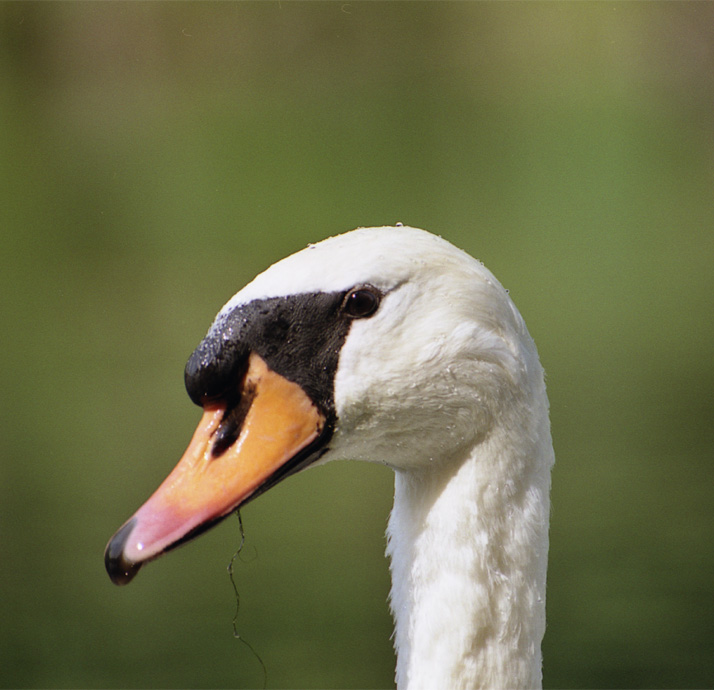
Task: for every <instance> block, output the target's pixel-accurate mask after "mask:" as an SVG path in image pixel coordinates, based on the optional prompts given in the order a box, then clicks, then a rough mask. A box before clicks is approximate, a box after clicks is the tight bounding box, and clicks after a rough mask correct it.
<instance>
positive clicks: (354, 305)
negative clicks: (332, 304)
mask: <svg viewBox="0 0 714 690" xmlns="http://www.w3.org/2000/svg"><path fill="white" fill-rule="evenodd" d="M381 298H382V294H381V293H380V292H379V290H377V288H374V287H372V286H371V285H367V286H365V287H359V288H355V289H354V290H350V292H348V293H347V295H346V296H345V299H344V301H343V302H342V310H343V311H344V313H345V314H347V316H351V317H352V318H353V319H364V318H366V317H368V316H372V314H374V312H375V311H377V307H378V306H379V301H380V299H381Z"/></svg>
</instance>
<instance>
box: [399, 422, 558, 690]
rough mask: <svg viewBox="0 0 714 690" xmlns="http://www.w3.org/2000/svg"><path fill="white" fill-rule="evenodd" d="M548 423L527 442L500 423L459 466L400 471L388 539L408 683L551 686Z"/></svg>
mask: <svg viewBox="0 0 714 690" xmlns="http://www.w3.org/2000/svg"><path fill="white" fill-rule="evenodd" d="M543 431H544V433H543V434H541V435H540V438H539V439H536V442H535V444H533V443H532V442H531V443H528V444H522V445H521V447H517V446H514V444H513V442H507V439H506V438H503V437H502V438H500V439H499V438H498V437H497V436H498V435H497V434H496V435H495V437H493V438H491V439H490V441H486V442H483V443H482V444H480V445H479V446H478V447H476V448H473V449H471V450H470V451H468V452H467V457H466V458H465V460H464V461H463V462H461V463H460V464H459V463H457V464H456V469H446V468H445V467H442V468H441V471H437V470H435V471H433V472H431V473H429V472H419V473H414V472H409V471H399V470H398V471H397V472H396V477H395V501H394V508H393V510H392V514H391V516H390V521H389V528H388V547H387V551H388V554H389V556H390V558H391V570H392V583H393V584H392V591H391V595H390V602H391V608H392V613H393V616H394V619H395V640H394V643H395V649H396V652H397V670H396V681H397V687H398V688H399V690H420V689H422V688H423V689H424V690H426V689H430V690H438V689H439V688H444V689H446V688H450V689H457V688H479V687H484V688H535V687H540V686H541V682H542V681H541V650H540V646H541V640H542V637H543V633H544V631H545V579H546V562H547V551H548V512H549V497H548V495H549V489H550V466H551V464H552V445H551V444H550V434H549V430H548V429H547V428H544V429H543ZM524 445H525V446H526V447H523V446H524Z"/></svg>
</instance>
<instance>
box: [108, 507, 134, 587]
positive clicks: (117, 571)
mask: <svg viewBox="0 0 714 690" xmlns="http://www.w3.org/2000/svg"><path fill="white" fill-rule="evenodd" d="M135 524H136V518H132V519H131V520H129V521H128V522H127V523H126V524H124V525H123V526H122V527H121V528H120V529H119V531H118V532H117V533H116V534H115V535H114V536H113V537H112V538H111V539H110V540H109V543H108V544H107V548H106V550H105V551H104V566H105V568H106V569H107V573H108V574H109V578H110V579H111V581H112V582H113V583H114V584H115V585H126V584H129V583H130V582H131V581H132V580H133V579H134V577H135V576H136V574H137V573H138V572H139V569H140V568H141V563H135V562H134V561H131V560H129V559H127V558H126V557H125V555H124V548H125V546H126V543H127V541H128V540H129V535H130V534H131V532H132V531H133V529H134V526H135Z"/></svg>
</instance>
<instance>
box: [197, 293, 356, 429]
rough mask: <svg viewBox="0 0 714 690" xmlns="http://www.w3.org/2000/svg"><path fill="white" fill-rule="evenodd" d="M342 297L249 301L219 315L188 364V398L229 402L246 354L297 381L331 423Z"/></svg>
mask: <svg viewBox="0 0 714 690" xmlns="http://www.w3.org/2000/svg"><path fill="white" fill-rule="evenodd" d="M346 294H347V292H346V291H345V292H328V293H325V292H316V293H305V294H299V295H291V296H289V297H272V298H269V299H261V300H254V301H252V302H249V303H247V304H241V305H238V306H237V307H236V308H235V309H233V310H232V311H230V312H229V313H227V314H225V315H222V316H221V317H219V318H218V319H217V320H216V322H215V323H214V324H213V326H211V329H210V331H209V332H208V335H207V336H206V337H205V338H204V339H203V341H202V342H201V343H200V345H199V346H198V347H197V348H196V350H195V351H194V353H193V354H192V355H191V357H190V359H189V360H188V364H187V365H186V371H185V381H186V390H187V391H188V394H189V396H190V397H191V399H192V400H193V401H194V402H195V403H196V404H197V405H202V404H204V403H205V402H207V401H210V400H219V399H221V400H227V401H228V402H231V401H230V398H231V396H232V395H234V394H235V393H234V391H235V392H237V391H238V389H239V386H240V379H241V377H242V376H243V374H244V373H245V370H246V367H247V363H248V355H249V354H250V352H251V351H252V352H255V353H256V354H258V355H260V356H261V357H262V358H263V359H264V360H265V362H266V363H267V365H268V366H269V367H270V368H271V369H272V370H273V371H275V372H276V373H278V374H280V375H281V376H284V377H285V378H286V379H288V380H290V381H293V382H294V383H297V384H298V385H299V386H300V387H301V388H302V389H303V390H304V391H305V393H307V395H308V396H309V397H310V399H311V400H312V401H313V402H314V403H315V405H317V407H318V408H319V409H320V410H321V411H322V412H323V413H324V414H325V415H326V417H327V419H328V420H329V421H333V420H334V415H335V403H334V377H335V372H336V370H337V363H338V360H339V356H340V349H341V348H342V345H343V343H344V341H345V338H346V336H347V333H348V332H349V329H350V325H351V323H352V321H354V316H351V315H350V314H348V313H346V312H345V310H344V308H343V302H344V299H345V295H346ZM236 402H237V401H236Z"/></svg>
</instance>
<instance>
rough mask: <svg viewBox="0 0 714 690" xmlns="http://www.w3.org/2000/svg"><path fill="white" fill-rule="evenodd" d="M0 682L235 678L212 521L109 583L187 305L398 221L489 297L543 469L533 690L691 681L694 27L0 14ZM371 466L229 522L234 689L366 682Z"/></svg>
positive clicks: (600, 6) (372, 598)
mask: <svg viewBox="0 0 714 690" xmlns="http://www.w3.org/2000/svg"><path fill="white" fill-rule="evenodd" d="M0 171H1V172H0V175H1V176H2V185H1V188H0V195H1V198H0V232H1V235H0V238H1V240H2V244H1V247H2V270H1V271H0V299H1V300H2V321H3V324H2V329H1V331H0V332H1V333H2V353H3V356H2V362H3V365H2V381H3V395H2V398H1V401H0V405H2V417H1V419H2V430H1V433H0V454H1V455H0V458H1V463H2V464H1V465H0V546H1V548H2V559H1V563H0V601H1V607H2V608H1V609H0V615H1V616H2V626H0V682H1V683H2V685H3V686H4V687H58V688H65V687H98V688H114V687H128V688H138V687H160V688H163V687H165V688H168V687H205V688H212V687H230V686H234V687H260V686H261V685H262V683H263V675H262V671H261V668H260V664H259V663H258V661H257V660H256V658H255V656H254V655H253V654H252V653H251V652H250V650H249V649H248V648H247V647H246V646H245V645H242V644H241V643H240V642H237V641H236V640H234V639H233V637H232V634H231V620H232V618H233V615H234V609H235V599H234V596H233V592H232V589H231V585H230V582H229V580H228V577H227V574H226V572H225V567H226V565H227V564H228V561H229V559H230V557H231V555H232V554H233V552H234V551H235V549H236V548H237V546H238V543H239V541H240V535H239V530H238V524H237V521H236V520H234V519H231V520H228V521H227V522H226V523H224V524H223V525H221V526H220V527H219V528H217V529H216V530H214V531H212V532H210V533H209V534H207V535H205V536H204V537H202V538H201V539H200V540H198V541H197V542H194V543H192V544H191V545H189V546H187V547H185V548H183V549H179V550H178V551H176V552H173V553H171V554H170V555H168V556H166V557H165V558H163V559H161V560H160V561H158V562H156V563H154V564H152V565H150V566H149V567H147V568H146V569H145V571H142V572H141V574H140V575H139V577H138V578H137V579H136V581H135V582H133V583H132V584H131V585H130V586H129V587H126V588H122V589H119V588H116V587H114V586H113V585H111V583H110V582H109V579H108V578H107V576H106V574H105V572H104V566H103V559H102V554H103V549H104V545H105V543H106V541H107V540H108V538H109V537H110V536H111V535H112V533H113V532H114V530H115V529H116V528H117V527H118V526H119V525H120V524H121V523H122V522H123V521H124V520H125V519H126V518H127V517H128V516H129V515H130V514H131V513H133V512H134V510H135V509H136V508H138V506H139V505H140V504H141V503H142V502H143V500H144V499H145V498H147V497H148V495H149V494H150V493H151V492H152V491H153V489H154V488H155V487H156V486H157V485H158V483H159V482H160V480H161V479H163V477H164V476H165V474H166V473H167V472H168V471H169V469H170V468H171V467H172V466H173V464H174V463H175V461H176V460H177V459H178V457H179V456H180V454H181V453H182V451H183V449H184V447H185V446H186V444H187V442H188V440H189V438H190V436H191V433H192V431H193V428H194V425H195V423H196V422H197V420H198V417H199V412H198V410H197V409H196V408H195V407H194V406H193V405H192V404H191V403H190V401H189V400H188V397H187V396H186V394H185V391H184V389H183V366H184V364H185V361H186V359H187V358H188V355H189V354H190V353H191V351H192V350H193V348H194V347H195V345H196V344H197V343H198V342H199V340H200V339H201V337H202V336H203V334H204V332H205V330H206V329H207V327H208V325H209V324H210V322H211V320H212V318H213V315H214V314H215V312H216V311H217V310H218V308H219V307H220V306H221V305H222V304H223V303H224V302H225V301H226V300H227V299H228V298H229V297H230V296H231V295H232V294H233V293H234V292H235V291H236V290H237V289H238V288H239V287H241V286H242V285H243V284H244V283H245V282H247V281H248V280H249V279H250V278H251V277H252V276H253V275H254V274H255V273H257V272H258V271H260V270H262V269H263V268H265V267H266V266H267V265H268V264H270V263H272V262H273V261H276V260H278V259H279V258H281V257H283V256H284V255H286V254H289V253H291V252H293V251H295V250H297V249H300V248H302V247H303V246H305V245H306V244H307V243H308V242H310V241H316V240H319V239H321V238H324V237H326V236H329V235H332V234H336V233H339V232H342V231H346V230H349V229H352V228H354V227H356V226H359V225H375V224H376V225H381V224H393V223H395V222H398V221H401V222H403V223H408V224H412V225H416V226H420V227H424V228H426V229H429V230H431V231H432V232H435V233H438V234H441V235H443V236H445V237H446V238H447V239H449V240H451V241H452V242H454V243H456V244H457V245H459V246H461V247H463V248H464V249H466V250H467V251H469V252H470V253H472V254H473V255H475V256H476V257H478V258H479V259H481V260H483V261H484V262H485V263H486V265H487V266H488V267H489V268H491V270H492V271H494V273H495V274H496V275H497V276H498V277H499V279H500V280H501V281H502V282H503V283H504V284H505V285H506V286H507V287H508V288H510V291H511V295H512V296H513V298H514V299H515V301H516V303H517V304H518V306H519V308H520V309H521V311H522V313H523V314H524V316H525V318H526V321H527V322H528V324H529V328H530V330H531V333H532V334H533V336H534V338H535V339H536V341H537V343H538V345H539V349H540V354H541V358H542V361H543V364H544V366H545V368H546V370H547V372H548V385H549V392H550V399H551V406H552V424H553V435H554V439H555V446H556V457H557V464H556V467H555V471H554V474H553V482H554V483H553V516H552V531H551V559H550V570H549V586H548V620H549V622H548V630H547V633H546V638H545V642H544V658H545V664H544V682H545V686H546V687H549V688H565V687H568V688H587V687H616V688H624V687H704V686H707V687H711V686H712V685H714V548H713V547H714V500H713V498H714V491H713V489H714V473H713V471H712V456H713V451H714V424H713V423H712V421H713V418H714V414H713V413H714V403H713V398H714V392H713V391H714V362H713V359H714V358H713V357H712V354H713V352H712V351H713V348H712V337H713V336H714V326H713V324H712V314H713V312H714V309H713V308H712V302H713V301H714V271H713V270H712V262H713V260H714V232H713V228H714V193H713V191H714V5H713V4H712V3H610V2H597V3H595V2H593V3H574V4H570V3H552V4H551V3H528V4H521V3H454V4H451V3H436V2H432V3H411V2H393V3H380V2H345V3H342V2H330V3H314V4H313V3H308V4H303V3H294V2H286V1H283V2H261V3H257V4H254V3H215V4H214V3H208V2H205V3H177V4H174V3H141V2H138V3H112V2H107V3H88V4H87V3H39V4H34V3H26V2H22V3H2V4H0ZM391 498H392V477H391V475H390V473H389V471H388V470H386V469H385V468H382V467H375V466H366V465H360V464H357V463H337V464H335V465H334V466H328V467H324V468H319V469H315V470H313V471H310V472H306V473H303V474H301V475H299V476H297V477H294V478H291V479H290V480H289V481H287V482H284V483H283V484H281V485H280V486H278V487H277V488H276V489H274V490H273V491H271V492H270V493H268V494H267V495H265V496H263V497H261V498H260V499H259V500H257V501H256V502H254V503H252V504H250V505H249V506H247V507H246V508H245V509H244V511H243V521H244V524H245V529H246V537H247V542H246V546H245V548H244V550H243V552H242V554H241V557H240V558H239V559H238V560H237V563H236V577H237V584H238V588H239V591H240V597H241V607H240V612H239V615H238V621H237V626H238V630H239V632H240V634H241V635H242V636H243V637H244V638H245V639H246V640H247V641H248V642H249V643H250V644H251V645H252V646H253V647H254V648H255V650H256V651H257V653H258V654H259V655H260V657H261V658H262V660H263V662H264V663H265V666H266V667H267V672H268V675H267V686H268V687H269V688H274V687H304V688H320V687H344V688H357V687H360V688H386V687H392V684H393V680H392V678H393V666H394V658H393V652H392V648H391V641H390V634H391V629H392V624H391V620H390V618H389V614H388V609H387V604H386V598H387V592H388V588H389V575H388V570H387V563H386V561H385V559H384V557H383V551H384V537H383V534H384V528H385V525H386V520H387V516H388V512H389V508H390V505H391Z"/></svg>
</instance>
